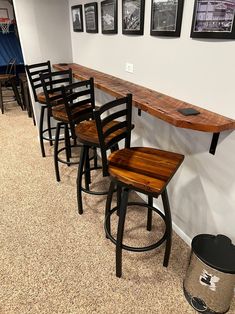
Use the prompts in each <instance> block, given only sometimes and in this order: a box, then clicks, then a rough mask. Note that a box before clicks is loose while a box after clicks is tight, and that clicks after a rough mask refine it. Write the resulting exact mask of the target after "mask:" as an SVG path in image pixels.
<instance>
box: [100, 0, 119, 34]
mask: <svg viewBox="0 0 235 314" xmlns="http://www.w3.org/2000/svg"><path fill="white" fill-rule="evenodd" d="M117 9H118V8H117V0H105V1H102V2H101V27H102V34H117V33H118V23H117V15H118V10H117Z"/></svg>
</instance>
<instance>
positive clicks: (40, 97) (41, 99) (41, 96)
mask: <svg viewBox="0 0 235 314" xmlns="http://www.w3.org/2000/svg"><path fill="white" fill-rule="evenodd" d="M37 99H38V102H39V104H46V96H45V94H44V93H43V92H41V93H38V94H37Z"/></svg>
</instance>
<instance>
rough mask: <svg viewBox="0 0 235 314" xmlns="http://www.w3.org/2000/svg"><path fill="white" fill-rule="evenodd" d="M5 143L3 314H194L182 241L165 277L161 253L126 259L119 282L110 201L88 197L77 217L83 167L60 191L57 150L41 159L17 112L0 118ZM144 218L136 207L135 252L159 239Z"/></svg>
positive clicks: (71, 170)
mask: <svg viewBox="0 0 235 314" xmlns="http://www.w3.org/2000/svg"><path fill="white" fill-rule="evenodd" d="M0 140H1V143H0V160H1V164H0V191H1V192H0V193H1V194H0V196H1V202H0V207H1V211H0V215H1V217H0V247H1V249H0V250H1V253H0V285H1V288H0V314H26V313H32V314H37V313H40V314H44V313H45V314H54V313H59V314H62V313H64V314H83V313H84V314H90V313H133V314H142V313H163V314H165V313H166V314H168V313H169V314H170V313H180V314H184V313H195V311H194V310H193V309H192V307H191V306H190V305H189V304H188V303H187V301H186V300H185V297H184V295H183V289H182V283H183V278H184V275H185V271H186V268H187V263H188V259H189V253H190V250H189V248H188V247H187V245H186V244H185V243H184V242H183V241H182V240H181V239H180V238H179V237H178V236H177V235H176V234H174V235H173V246H172V254H171V259H170V264H169V266H168V268H164V267H163V266H162V262H163V254H164V247H161V248H159V249H156V250H154V251H151V252H147V253H132V252H125V251H124V254H123V277H122V278H121V279H118V278H116V277H115V247H114V245H113V244H112V243H111V242H110V241H109V240H107V239H106V238H105V235H104V229H103V218H104V204H105V197H100V196H98V197H97V196H89V195H86V196H85V197H84V214H83V215H81V216H80V215H78V212H77V205H76V172H77V169H76V167H75V166H73V167H67V166H65V165H63V166H60V170H61V182H60V183H57V182H56V180H55V174H54V165H53V149H52V148H51V147H50V146H49V145H48V144H46V155H47V157H46V158H42V157H41V153H40V148H39V142H38V134H37V130H36V127H34V126H33V122H32V120H31V119H30V118H28V117H27V114H26V112H23V111H21V109H20V108H19V107H18V106H16V105H15V104H8V105H7V106H6V111H5V114H4V115H1V116H0ZM93 181H94V182H95V183H94V184H93V185H94V188H95V187H97V186H96V185H98V186H99V187H100V188H103V186H104V185H106V183H107V182H104V180H103V179H102V176H101V174H94V175H93ZM101 181H102V184H101V183H100V182H101ZM136 197H137V196H135V195H134V194H133V198H136ZM172 206H173V204H172ZM115 216H116V215H114V223H113V224H114V225H115V219H116V217H115ZM146 216H147V215H146V211H145V210H143V209H141V210H138V209H137V208H130V210H129V213H128V217H127V220H128V221H127V224H126V236H125V241H126V242H127V243H128V244H136V243H138V244H140V245H142V244H146V243H150V242H151V241H152V240H153V239H154V240H155V238H156V234H157V236H160V234H161V232H162V231H163V230H162V229H163V227H162V223H161V221H160V219H159V218H156V217H154V224H156V226H157V228H154V229H153V231H152V232H147V231H146V228H145V225H146ZM114 232H115V228H114ZM141 239H145V240H141ZM234 308H235V307H234V305H232V308H231V311H230V312H231V313H235V312H234Z"/></svg>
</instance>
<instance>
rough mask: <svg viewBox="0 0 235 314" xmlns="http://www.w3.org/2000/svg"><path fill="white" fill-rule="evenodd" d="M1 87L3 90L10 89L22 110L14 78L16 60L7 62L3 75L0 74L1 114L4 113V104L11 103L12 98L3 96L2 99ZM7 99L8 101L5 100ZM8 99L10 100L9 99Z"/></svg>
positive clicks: (15, 78)
mask: <svg viewBox="0 0 235 314" xmlns="http://www.w3.org/2000/svg"><path fill="white" fill-rule="evenodd" d="M3 87H5V89H11V90H12V91H13V94H14V98H15V100H16V101H17V104H18V105H19V106H20V107H21V109H22V110H23V109H24V107H23V104H22V101H21V98H20V94H19V91H18V88H17V77H16V59H15V58H12V59H10V60H9V62H8V64H7V68H6V72H5V73H4V74H0V107H1V111H2V114H3V113H4V104H5V103H8V102H12V96H11V95H10V96H8V95H4V97H3ZM7 98H8V100H6V99H7ZM9 98H10V99H9Z"/></svg>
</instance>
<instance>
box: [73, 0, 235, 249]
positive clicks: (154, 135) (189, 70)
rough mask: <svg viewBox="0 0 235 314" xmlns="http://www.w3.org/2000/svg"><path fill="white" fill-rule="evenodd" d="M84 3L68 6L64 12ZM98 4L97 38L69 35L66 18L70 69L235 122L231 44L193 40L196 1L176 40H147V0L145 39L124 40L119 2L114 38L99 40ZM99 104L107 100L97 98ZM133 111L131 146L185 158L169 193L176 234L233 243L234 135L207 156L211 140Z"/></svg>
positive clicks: (233, 48) (102, 96)
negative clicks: (129, 68)
mask: <svg viewBox="0 0 235 314" xmlns="http://www.w3.org/2000/svg"><path fill="white" fill-rule="evenodd" d="M88 2H90V1H88V0H87V1H84V0H83V1H77V0H69V5H70V7H71V6H72V5H75V4H85V3H88ZM100 2H101V1H98V3H99V6H98V9H99V10H98V13H99V33H98V34H88V33H86V32H84V33H75V32H73V31H72V22H71V18H70V27H71V38H72V51H73V61H74V62H76V63H79V64H82V65H85V66H88V67H91V68H94V69H97V70H100V71H102V72H106V73H109V74H112V75H115V76H118V77H120V78H123V79H126V80H129V81H132V82H135V83H137V84H140V85H143V86H146V87H150V88H152V89H155V90H157V91H159V92H163V93H165V94H168V95H170V96H173V97H176V98H178V99H181V100H184V101H187V102H190V103H193V104H195V105H198V106H200V107H203V108H206V109H209V110H212V111H214V112H217V113H219V114H222V115H225V116H228V117H231V118H233V119H235V102H234V75H233V69H234V68H235V58H234V55H235V41H232V40H231V41H229V40H227V41H225V40H209V39H208V40H207V39H198V40H195V39H191V38H190V29H191V19H192V12H193V2H194V1H185V7H184V13H183V23H182V31H181V37H180V38H163V37H152V36H150V35H149V30H150V11H151V1H145V2H146V7H145V32H144V36H125V35H122V30H121V1H118V5H119V8H118V14H119V18H118V21H119V25H118V27H119V31H118V34H117V35H103V34H102V33H101V23H100ZM83 13H84V12H83ZM84 26H85V25H84ZM126 62H131V63H133V64H134V73H133V74H130V73H127V72H125V63H126ZM97 98H98V101H99V102H104V101H106V100H108V99H111V97H110V96H107V95H105V94H104V93H102V92H97ZM134 111H135V115H134V122H135V125H136V128H135V131H134V136H133V145H146V146H152V147H158V148H162V149H167V150H172V151H176V152H180V153H183V154H185V161H184V163H183V165H182V167H181V168H180V170H179V171H178V174H177V175H176V177H175V178H174V179H173V181H172V182H171V183H170V185H169V189H168V191H169V197H170V202H171V208H172V216H173V221H174V224H175V229H176V230H177V231H178V232H179V233H180V234H181V236H182V237H183V238H184V239H185V240H186V241H187V242H189V240H190V239H191V238H192V237H193V236H194V235H196V234H198V233H212V234H217V233H222V234H225V235H227V236H229V237H230V238H231V239H232V240H233V242H234V243H235V227H234V222H235V167H234V160H235V132H228V131H226V132H223V133H222V134H221V137H220V140H219V145H218V147H217V151H216V155H215V156H213V155H211V154H209V153H208V150H209V146H210V142H211V137H212V134H207V133H204V132H198V131H193V130H185V129H180V128H175V127H173V126H171V125H169V124H167V123H165V122H163V121H161V120H159V119H157V118H154V117H151V116H149V115H148V114H146V113H142V117H138V116H137V115H136V110H134Z"/></svg>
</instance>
